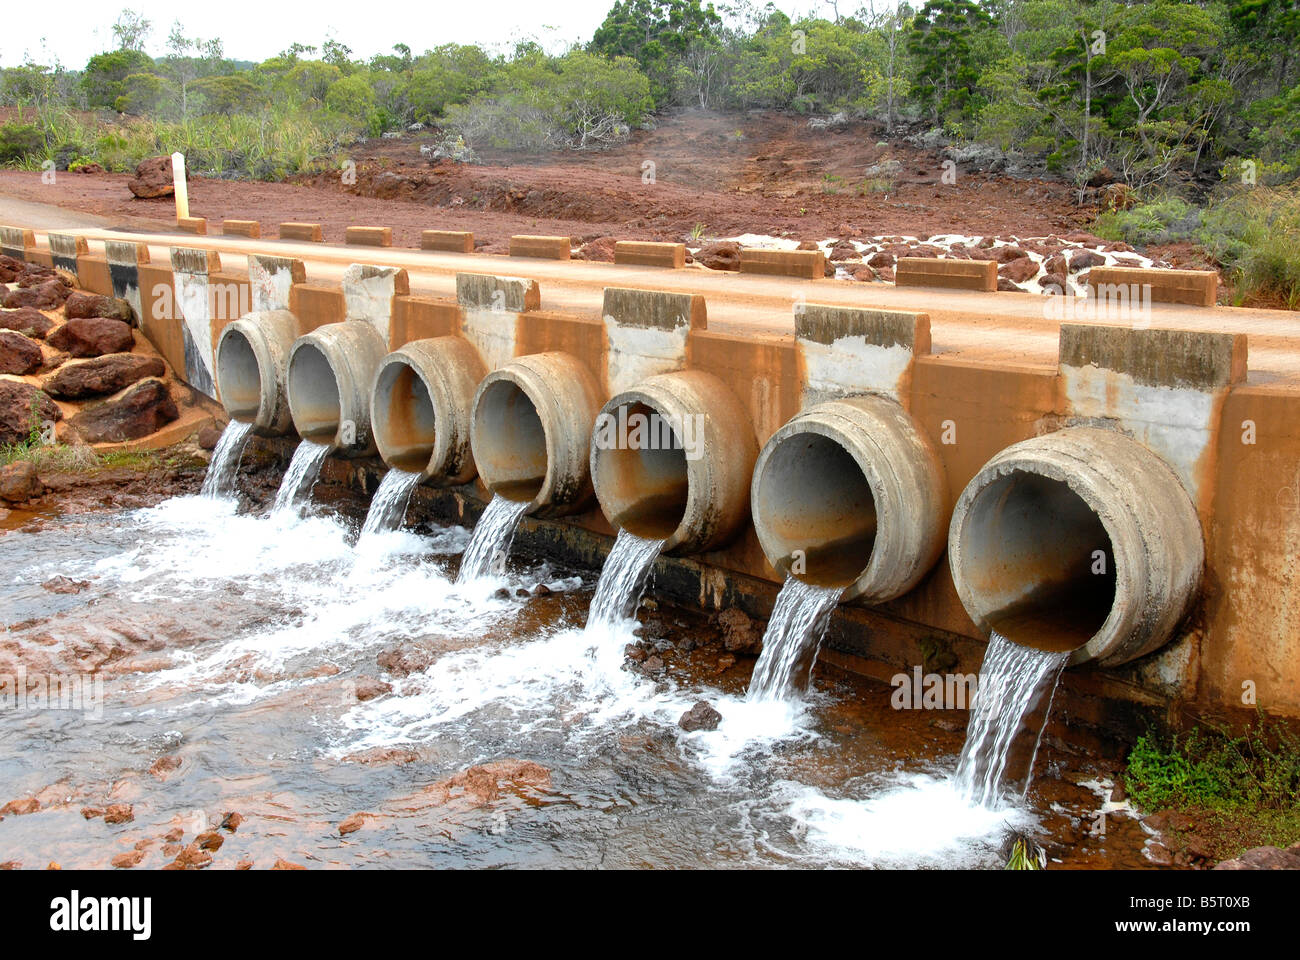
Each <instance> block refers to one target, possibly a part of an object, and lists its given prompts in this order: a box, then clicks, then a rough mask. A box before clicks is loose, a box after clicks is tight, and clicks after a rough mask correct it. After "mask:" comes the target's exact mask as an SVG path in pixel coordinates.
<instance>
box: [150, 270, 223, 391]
mask: <svg viewBox="0 0 1300 960" xmlns="http://www.w3.org/2000/svg"><path fill="white" fill-rule="evenodd" d="M171 262H172V284H173V286H174V287H175V290H176V300H175V304H176V311H177V313H178V314H179V316H176V317H165V318H162V319H163V320H164V321H165V322H176V321H179V324H180V332H181V340H182V343H183V344H184V350H185V381H186V382H187V383H188V384H189V385H190V386H191V387H193V388H194V389H195V390H198V391H199V392H200V393H203V394H206V395H207V396H209V397H212V398H214V399H215V398H216V396H217V388H216V357H215V350H214V344H213V335H212V293H211V290H210V288H209V277H210V275H211V274H213V273H216V272H217V271H219V270H220V269H221V257H220V256H219V255H218V254H217V252H216V251H215V250H198V249H194V248H189V247H172V248H171Z"/></svg>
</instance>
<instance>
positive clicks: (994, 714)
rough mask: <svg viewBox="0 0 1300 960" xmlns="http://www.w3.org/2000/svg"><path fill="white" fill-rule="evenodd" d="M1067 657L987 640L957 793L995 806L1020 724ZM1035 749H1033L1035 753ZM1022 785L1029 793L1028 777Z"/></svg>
mask: <svg viewBox="0 0 1300 960" xmlns="http://www.w3.org/2000/svg"><path fill="white" fill-rule="evenodd" d="M1069 658H1070V654H1069V651H1065V652H1052V651H1044V650H1037V649H1035V648H1033V647H1026V646H1022V645H1021V644H1018V643H1012V642H1011V641H1010V640H1008V639H1007V638H1006V637H1004V636H1002V635H1001V634H1000V633H997V632H996V631H995V632H994V633H993V635H992V636H990V637H989V644H988V649H987V650H986V651H985V653H984V664H983V666H982V667H981V668H980V674H979V686H978V688H977V689H976V691H975V700H974V702H973V703H972V704H971V712H970V721H969V723H968V725H967V728H966V743H965V745H964V746H963V747H962V751H961V756H960V757H959V758H958V760H957V772H956V774H955V775H954V777H953V784H954V787H955V788H956V790H957V792H958V794H960V795H961V796H962V797H964V798H965V799H966V800H967V801H969V802H970V803H972V804H974V805H976V806H980V807H989V808H993V807H996V806H998V804H999V803H1000V801H1001V786H1000V785H1001V780H1002V775H1003V773H1004V772H1005V771H1006V767H1007V757H1008V756H1009V755H1010V752H1011V744H1012V742H1013V741H1014V740H1015V738H1016V734H1017V733H1018V732H1019V730H1020V725H1021V723H1022V721H1023V720H1024V718H1025V716H1026V715H1027V714H1028V713H1029V712H1030V711H1031V710H1033V708H1034V707H1035V705H1037V703H1038V702H1039V700H1040V699H1041V698H1042V694H1043V692H1044V691H1045V690H1046V688H1047V686H1048V682H1049V680H1050V681H1051V687H1052V690H1053V692H1055V689H1056V683H1057V682H1058V681H1059V680H1060V676H1061V670H1062V669H1063V668H1064V666H1065V662H1066V661H1067V660H1068V659H1069ZM1046 724H1047V717H1046V716H1044V717H1043V725H1044V726H1046ZM1039 736H1041V729H1040V731H1039ZM1037 749H1038V748H1037V746H1035V748H1034V751H1035V754H1036V753H1037ZM1030 762H1031V764H1032V762H1033V761H1032V760H1031V761H1030ZM1032 774H1033V770H1032V769H1031V770H1030V775H1032ZM1025 785H1026V789H1028V778H1026V784H1025Z"/></svg>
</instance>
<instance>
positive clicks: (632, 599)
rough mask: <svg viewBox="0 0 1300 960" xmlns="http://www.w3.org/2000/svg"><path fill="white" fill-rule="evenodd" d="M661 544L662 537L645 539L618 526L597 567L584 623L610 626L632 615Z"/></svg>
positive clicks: (661, 547) (643, 590) (662, 543)
mask: <svg viewBox="0 0 1300 960" xmlns="http://www.w3.org/2000/svg"><path fill="white" fill-rule="evenodd" d="M663 545H664V542H663V541H662V540H646V539H644V538H642V537H638V536H636V535H635V534H632V533H628V531H626V530H619V532H618V536H617V537H616V538H615V539H614V547H613V549H611V550H610V551H609V556H607V557H606V558H605V565H604V566H603V567H602V568H601V571H600V581H599V582H598V583H597V584H596V595H595V596H594V597H592V598H591V606H590V607H589V608H588V610H587V626H589V627H590V626H593V625H595V624H605V625H607V626H611V625H613V624H615V623H617V622H618V621H619V620H624V619H626V618H628V617H630V616H631V615H632V611H634V610H635V609H636V605H637V603H638V602H639V601H640V599H641V594H643V593H644V592H645V588H646V581H647V580H649V578H650V568H651V567H653V566H654V562H655V558H656V557H658V556H659V551H660V550H662V549H663Z"/></svg>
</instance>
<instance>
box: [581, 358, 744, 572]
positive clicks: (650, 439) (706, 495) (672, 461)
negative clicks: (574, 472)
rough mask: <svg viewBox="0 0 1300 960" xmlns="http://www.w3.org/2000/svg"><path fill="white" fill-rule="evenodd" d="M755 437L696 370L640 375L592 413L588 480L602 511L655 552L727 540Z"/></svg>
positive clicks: (718, 384) (737, 407)
mask: <svg viewBox="0 0 1300 960" xmlns="http://www.w3.org/2000/svg"><path fill="white" fill-rule="evenodd" d="M757 453H758V443H757V441H756V440H755V439H754V428H753V426H752V425H751V424H750V421H749V417H748V416H747V415H746V413H745V409H744V407H743V406H741V403H740V401H739V400H738V399H737V398H736V396H735V394H733V393H732V392H731V391H730V390H729V389H728V388H727V386H726V385H725V384H724V383H723V382H722V381H721V380H719V379H718V378H717V377H715V376H713V375H712V374H708V373H703V372H701V371H698V370H687V371H683V372H680V373H666V374H661V375H659V376H655V377H649V378H648V379H646V380H645V381H644V382H642V383H641V384H639V385H638V386H637V387H635V388H634V389H632V390H627V391H625V392H623V393H620V394H619V395H618V396H616V397H614V398H613V399H611V400H610V401H609V402H608V403H606V404H605V406H604V407H603V408H602V409H601V411H600V414H599V416H598V417H597V418H596V427H595V431H594V433H593V441H592V445H591V479H592V483H593V485H594V486H595V489H596V497H597V499H598V500H599V501H600V506H601V509H602V510H604V512H605V516H606V517H608V518H609V522H610V523H611V524H613V525H614V526H615V527H620V528H623V529H626V530H628V531H629V532H631V533H634V534H636V535H637V536H639V537H645V538H646V539H650V540H664V541H665V542H664V546H663V549H664V550H665V551H670V550H671V551H675V552H677V553H699V552H701V551H704V550H709V549H712V548H713V547H717V546H720V545H721V544H723V543H725V542H726V541H728V540H730V539H731V538H732V537H733V536H734V535H735V534H736V532H737V530H738V529H739V528H740V526H741V524H742V523H744V521H745V520H746V519H747V517H748V515H749V483H750V477H751V475H752V471H753V469H754V459H755V457H756V455H757Z"/></svg>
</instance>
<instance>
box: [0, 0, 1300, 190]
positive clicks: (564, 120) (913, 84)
mask: <svg viewBox="0 0 1300 960" xmlns="http://www.w3.org/2000/svg"><path fill="white" fill-rule="evenodd" d="M845 6H847V4H839V5H834V6H833V7H832V8H831V9H830V12H831V14H832V15H831V16H827V17H820V18H814V17H807V18H803V19H797V20H792V19H791V18H790V17H788V16H786V15H785V14H784V13H781V12H780V11H778V10H776V9H775V8H774V7H771V6H770V5H769V6H766V7H763V6H759V5H757V4H756V3H754V2H752V0H740V2H739V3H736V4H719V5H718V6H717V7H715V6H714V5H713V4H707V3H701V0H616V2H615V3H614V5H613V7H612V8H611V9H610V11H609V13H608V15H607V17H606V18H605V20H604V22H603V23H602V24H601V25H600V27H599V28H598V29H597V30H596V31H595V33H594V35H593V37H592V38H591V40H590V41H589V42H588V43H586V44H583V45H580V46H576V47H574V48H572V49H569V50H567V51H565V52H563V53H559V54H549V53H547V52H545V51H544V50H543V49H542V48H541V47H539V46H538V45H536V44H534V43H521V44H519V45H517V46H516V47H515V48H514V49H513V50H511V51H509V52H508V53H492V52H489V51H487V50H484V49H483V48H480V47H477V46H472V45H468V46H467V45H461V44H443V45H440V46H435V47H431V48H429V49H426V50H425V51H424V52H423V53H419V54H417V53H415V52H414V51H413V49H412V48H411V47H410V46H408V45H406V44H404V43H399V44H397V45H395V46H394V47H393V48H392V52H391V53H388V54H384V55H381V56H376V57H372V58H370V59H368V60H363V59H358V58H355V57H354V56H353V52H352V51H351V50H350V49H349V48H348V47H347V46H346V45H345V44H343V43H341V42H339V41H338V40H327V41H325V42H324V43H323V44H322V45H321V46H319V47H313V46H305V45H302V44H296V43H295V44H293V45H292V46H290V47H289V48H287V49H286V50H284V51H283V52H281V53H280V54H278V55H277V56H274V57H271V58H270V59H267V60H265V61H263V62H261V63H247V62H240V61H236V60H232V59H230V58H228V57H226V55H225V51H224V50H223V48H222V45H221V43H220V41H211V40H210V41H204V40H200V39H197V38H191V37H187V36H186V35H185V34H184V31H183V30H182V29H181V27H180V25H179V24H177V25H175V26H174V27H173V28H172V29H171V31H170V33H169V34H168V36H167V38H166V42H165V52H164V53H163V54H162V55H161V56H152V55H150V54H149V53H148V52H146V51H147V49H148V47H149V39H150V37H151V36H152V25H151V24H149V23H147V22H146V21H143V20H141V19H140V17H139V16H138V15H133V14H129V13H124V14H123V16H122V17H121V18H119V20H118V22H117V24H116V25H115V27H114V37H115V40H116V42H117V44H118V48H117V49H115V50H111V51H106V52H104V53H102V54H99V55H97V56H95V57H92V58H91V59H90V61H89V62H88V63H86V64H85V65H84V67H82V68H81V69H79V70H72V69H66V68H64V67H62V66H59V65H57V64H54V65H50V64H39V63H35V62H28V63H24V64H22V65H20V66H15V67H10V68H8V69H5V70H4V71H3V75H2V76H0V101H3V102H4V103H6V104H11V105H18V106H22V107H30V108H34V109H36V110H38V111H46V116H47V117H48V116H49V115H50V111H53V110H59V109H64V110H83V111H85V110H89V111H99V112H101V113H103V114H105V115H111V114H125V115H126V116H127V118H132V117H134V118H140V119H142V120H150V121H154V122H158V123H172V124H183V125H193V124H196V123H197V124H202V123H204V122H206V118H223V120H222V122H224V123H227V124H232V123H234V119H235V118H241V117H242V118H250V120H249V129H252V126H251V124H252V122H253V121H256V123H257V124H259V125H260V128H261V129H262V130H263V131H265V129H266V127H267V124H268V123H284V122H289V121H290V120H292V121H293V122H296V123H299V124H307V125H310V126H311V127H312V128H313V129H314V130H317V131H318V132H319V131H324V133H322V134H321V136H320V137H318V138H316V139H314V140H313V142H316V141H317V140H319V141H320V142H321V143H324V144H328V143H333V142H336V141H338V140H340V139H345V138H346V137H347V136H349V135H356V134H363V135H371V136H377V135H379V134H381V133H383V132H386V131H391V130H399V129H403V128H405V127H408V126H411V125H413V124H424V125H429V126H436V127H438V128H440V129H441V130H442V131H443V132H444V133H446V134H447V135H448V136H449V137H450V138H454V139H455V140H456V141H457V143H458V144H460V145H461V146H462V147H463V148H464V154H465V155H467V156H468V155H472V151H473V150H474V149H475V148H479V149H482V148H485V147H495V148H503V147H504V148H508V147H515V148H522V149H529V150H536V149H555V148H577V149H589V148H593V147H599V146H602V145H605V144H609V143H612V142H617V141H618V140H620V139H623V138H626V137H627V136H628V135H629V134H630V131H631V130H632V129H633V128H635V127H636V126H637V125H638V124H642V123H645V122H647V120H649V119H650V118H651V117H652V116H653V114H654V113H656V112H658V111H664V110H668V109H671V108H674V107H680V106H693V107H700V108H704V109H710V110H720V111H747V110H752V109H756V108H767V109H774V110H782V111H795V112H799V113H804V114H809V115H812V114H819V115H837V114H842V115H843V117H844V119H846V120H857V119H874V120H878V121H880V122H881V123H882V124H884V125H885V126H886V127H887V128H889V129H890V130H891V131H892V130H893V129H895V128H897V127H898V126H899V125H900V124H902V125H905V126H906V127H907V128H908V130H909V131H912V132H915V131H917V130H927V129H928V130H934V131H937V133H936V134H935V135H936V136H940V137H943V138H946V139H947V140H949V141H954V142H964V143H969V144H982V145H986V146H987V147H988V148H990V149H995V150H1001V151H1015V152H1018V153H1019V154H1021V155H1023V156H1025V157H1027V158H1029V159H1030V160H1032V161H1036V162H1040V163H1042V164H1045V165H1046V166H1047V167H1048V168H1049V169H1051V170H1052V171H1055V172H1058V173H1060V174H1061V175H1063V176H1066V177H1069V178H1071V179H1073V180H1074V181H1076V182H1078V183H1080V184H1082V183H1085V182H1087V181H1089V180H1093V179H1095V178H1096V177H1097V176H1099V175H1101V174H1102V173H1103V171H1104V170H1109V171H1110V173H1111V174H1112V175H1114V176H1117V177H1119V178H1122V179H1124V180H1125V181H1127V182H1128V183H1130V184H1132V185H1134V186H1136V187H1139V188H1141V187H1143V186H1147V185H1150V184H1154V183H1170V182H1175V183H1177V182H1182V183H1195V182H1199V183H1201V184H1209V183H1210V182H1212V181H1214V180H1217V179H1219V178H1220V177H1234V176H1238V175H1249V176H1253V177H1257V178H1258V179H1259V181H1260V182H1274V183H1278V182H1290V181H1292V180H1294V179H1295V178H1296V176H1297V174H1298V173H1300V55H1297V51H1300V3H1297V0H1211V2H1191V3H1188V2H1174V0H1154V2H1141V3H1124V2H1119V0H1082V2H1081V0H927V2H925V3H924V4H922V5H920V6H917V7H912V6H909V5H908V4H906V3H904V4H901V5H900V6H898V7H894V6H892V5H889V4H886V5H885V8H884V9H883V11H875V10H873V9H871V8H862V9H859V10H857V11H855V12H852V13H846V14H844V15H841V14H840V11H841V10H842V9H843V7H845ZM118 119H121V118H118ZM124 122H125V124H126V125H127V126H129V124H130V120H129V119H127V120H125V121H124ZM13 126H14V124H12V123H11V124H10V128H8V129H0V161H10V162H12V161H15V160H18V161H23V160H28V161H30V159H31V156H30V154H31V153H32V152H33V151H34V152H37V153H39V152H41V151H42V150H43V151H44V152H45V153H46V154H51V153H52V152H56V151H57V150H58V149H59V148H60V145H59V144H57V143H50V142H49V140H50V137H51V136H52V135H53V136H55V138H56V139H57V133H58V131H57V129H56V128H57V126H58V125H57V124H55V123H53V122H47V123H46V124H45V128H44V130H42V129H40V128H39V125H38V127H37V129H36V135H39V136H40V138H41V142H40V143H39V144H37V143H36V142H35V140H34V139H33V136H34V135H33V134H32V133H31V132H30V131H28V132H27V133H26V134H25V135H26V137H27V140H26V141H25V142H24V141H23V136H22V135H21V132H19V131H15V130H14V129H12V127H13ZM78 147H79V148H84V149H85V150H86V151H89V154H90V155H94V153H95V149H94V145H93V144H91V145H85V144H80V145H78ZM64 152H65V153H66V152H67V151H66V150H65V151H64ZM1247 161H1249V163H1247ZM1243 171H1249V172H1248V174H1247V173H1243Z"/></svg>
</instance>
